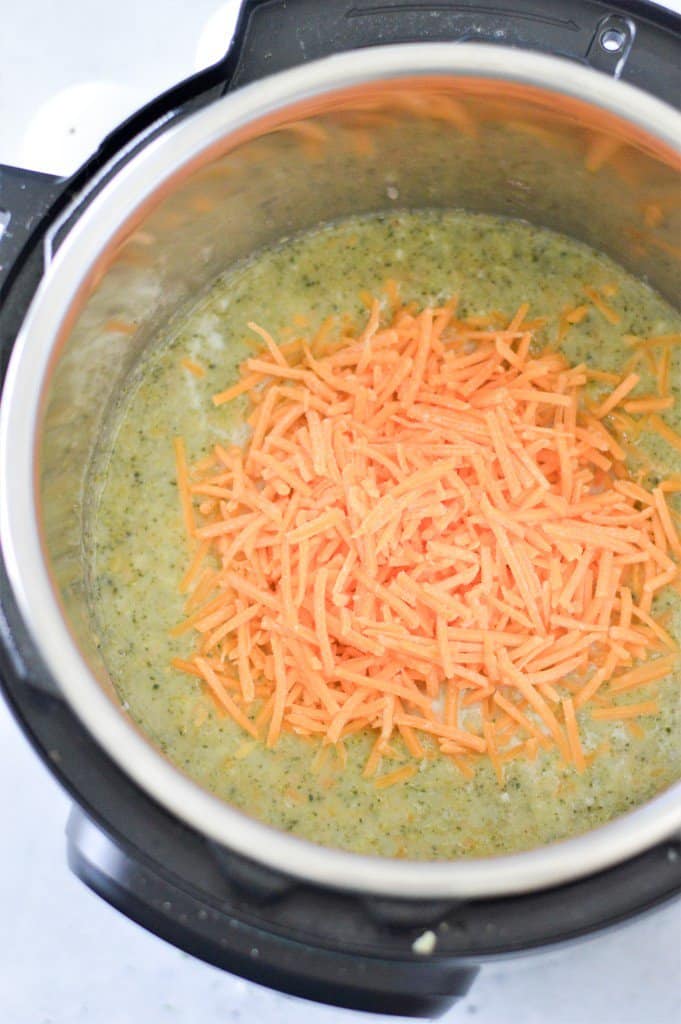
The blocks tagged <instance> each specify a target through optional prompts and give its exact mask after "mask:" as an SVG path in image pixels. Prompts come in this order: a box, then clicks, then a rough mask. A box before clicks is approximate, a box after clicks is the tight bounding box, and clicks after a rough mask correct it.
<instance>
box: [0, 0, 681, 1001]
mask: <svg viewBox="0 0 681 1024" xmlns="http://www.w3.org/2000/svg"><path fill="white" fill-rule="evenodd" d="M605 28H616V29H619V30H620V31H622V32H623V34H624V37H625V40H626V42H625V46H624V48H623V51H622V52H621V53H620V54H618V55H617V56H616V57H613V56H612V55H610V54H608V53H607V52H606V51H604V50H603V49H602V47H601V46H600V43H599V40H600V35H601V33H602V32H603V31H604V29H605ZM632 28H633V31H632ZM448 40H458V41H461V42H464V41H466V40H476V41H484V42H493V43H498V44H502V45H506V46H509V45H510V46H519V47H523V48H525V49H530V50H537V51H542V52H547V53H552V54H558V55H561V56H566V57H569V58H572V59H575V60H578V61H580V62H582V63H588V64H591V65H593V66H594V67H597V68H598V69H600V70H603V71H604V72H606V73H614V71H615V65H616V63H617V62H618V60H620V59H622V58H626V59H625V60H624V66H623V67H620V68H619V69H618V70H619V73H620V77H621V78H623V79H624V80H627V81H630V82H632V83H633V84H635V85H637V86H639V87H640V88H642V89H645V90H646V91H648V92H650V93H653V94H654V95H656V96H658V97H659V98H661V99H664V100H666V101H667V102H670V103H672V104H674V105H678V101H679V98H680V96H681V61H680V60H679V57H680V48H679V42H680V40H681V19H680V18H679V17H678V16H676V15H674V14H672V13H671V12H669V11H666V10H664V9H662V8H659V7H657V6H655V5H652V4H648V3H642V2H638V0H629V2H626V0H620V2H618V3H616V4H604V3H599V2H588V0H565V2H560V0H523V2H522V6H521V9H520V10H515V8H514V7H513V5H512V4H510V3H508V2H503V0H497V2H496V4H495V5H494V6H492V5H491V4H489V5H488V4H485V3H473V2H470V0H460V2H452V3H448V2H428V0H412V2H405V0H384V2H382V3H370V2H368V0H355V2H352V0H324V2H320V0H246V2H245V3H244V4H243V7H242V10H241V14H240V17H239V20H238V24H237V27H236V31H235V35H234V39H233V42H232V45H231V47H230V49H229V51H228V53H227V55H226V57H225V58H224V60H223V61H221V62H220V63H219V64H217V65H214V66H213V67H211V68H209V69H207V70H206V71H204V72H202V73H200V74H199V75H196V76H194V77H193V78H191V79H188V80H186V81H184V82H181V83H180V84H179V85H177V86H175V87H174V88H173V89H171V90H169V91H168V92H166V93H164V94H162V95H161V96H159V97H158V98H157V99H155V100H153V101H152V102H151V103H149V104H148V105H147V106H145V107H144V108H143V109H142V110H140V111H139V112H138V113H137V114H135V115H134V116H133V117H131V118H130V119H129V120H128V121H126V122H125V123H124V124H122V125H121V126H120V127H119V128H117V129H116V130H115V131H114V132H112V133H111V134H110V135H109V136H107V138H106V139H105V140H104V142H103V143H102V145H101V146H100V148H99V149H98V151H97V153H96V154H95V155H94V156H93V157H92V158H91V159H90V160H89V161H88V162H87V163H86V164H85V165H84V166H83V167H82V168H81V169H80V170H79V171H78V172H77V173H76V174H75V175H73V177H71V178H70V179H67V180H64V179H57V178H53V177H51V176H50V175H42V174H41V175H39V174H35V173H30V172H26V171H21V170H19V169H16V168H2V167H0V210H1V209H3V208H4V209H5V210H7V211H8V212H9V213H10V215H11V219H10V223H9V226H8V228H7V230H6V232H5V234H4V236H2V237H0V381H1V380H2V379H4V373H5V369H6V364H7V361H8V358H9V354H10V352H11V349H12V345H13V343H14V339H15V337H16V334H17V331H18V330H19V327H20V325H21V322H22V321H23V318H24V316H25V313H26V310H27V308H28V305H29V303H30V301H31V299H32V297H33V294H34V293H35V289H36V287H37V285H38V283H39V281H40V278H41V276H42V273H43V251H42V244H41V243H42V242H43V241H44V237H45V232H46V231H47V230H48V228H51V230H52V231H53V232H54V227H53V226H54V225H55V223H56V219H57V218H58V217H60V216H61V217H64V216H65V214H64V211H65V210H66V208H67V207H68V206H69V204H71V203H75V204H76V205H75V209H73V210H72V211H70V213H69V216H68V219H66V220H65V222H64V223H63V224H60V226H59V231H58V232H57V233H56V236H55V237H54V238H53V239H52V242H51V244H52V245H53V246H54V245H58V242H59V238H60V237H63V234H64V233H65V232H66V231H68V229H69V227H70V226H71V224H72V223H73V222H74V220H75V219H76V218H77V217H78V216H79V215H80V213H81V212H82V210H83V209H85V208H86V206H87V204H88V203H89V202H90V201H91V199H92V197H93V196H94V195H95V194H96V193H97V192H98V191H99V189H100V188H101V187H102V186H103V184H105V183H106V181H108V180H109V179H110V178H111V177H112V176H113V175H114V174H115V173H117V171H118V170H119V169H120V167H121V166H122V165H123V164H124V163H125V162H126V160H128V159H130V157H131V156H132V155H133V154H134V153H135V152H137V151H138V149H140V148H141V147H142V146H144V145H146V144H147V142H148V141H149V140H150V139H151V138H153V137H154V136H155V135H157V134H158V133H160V132H162V131H163V130H164V129H165V128H166V126H167V125H168V124H170V123H172V122H175V121H176V120H178V119H179V118H182V117H184V116H186V115H187V114H188V113H190V112H191V111H192V110H195V109H197V108H198V107H200V106H203V105H204V104H205V103H208V102H210V101H211V100H212V99H214V98H216V97H217V96H219V95H222V94H223V93H224V92H227V91H228V90H230V89H232V88H236V87H238V86H241V85H245V84H247V83H249V82H253V81H256V80H257V79H259V78H261V77H263V76H264V75H266V74H270V73H273V72H275V71H279V70H282V69H284V68H288V67H292V66H294V65H296V64H299V63H302V62H303V61H307V60H311V59H316V58H319V57H322V56H326V55H328V54H331V53H337V52H341V51H343V50H350V49H360V48H361V47H364V46H370V45H379V44H385V43H397V42H412V41H448ZM358 59H361V55H359V56H358ZM2 485H4V482H3V484H0V486H2ZM45 679H49V673H48V671H47V669H46V667H45V666H44V665H43V664H42V663H41V661H40V658H39V656H38V655H37V652H36V651H35V648H34V646H33V644H32V642H31V640H30V638H29V637H28V635H27V632H26V630H25V627H24V625H23V622H22V621H21V617H20V615H19V613H18V610H17V608H16V604H15V602H14V598H13V595H12V591H11V587H10V585H9V583H8V580H7V576H6V572H5V568H4V565H3V564H2V561H1V560H0V683H1V685H2V689H3V690H4V695H5V697H6V699H7V701H8V703H9V705H10V707H11V708H12V711H13V712H14V714H15V716H16V718H17V720H18V722H19V724H20V725H21V726H22V728H23V729H24V731H25V733H26V735H27V737H28V738H29V740H30V742H31V743H32V744H33V746H34V747H35V749H36V750H37V752H38V753H39V754H40V756H41V757H42V758H43V760H44V761H45V763H46V764H47V765H48V767H49V769H50V771H51V772H52V773H53V774H54V775H55V776H56V777H57V778H58V779H59V781H60V782H61V783H62V785H63V786H64V787H65V788H66V789H67V791H68V792H69V793H70V794H71V796H72V797H73V800H74V810H73V812H72V816H71V819H70V821H69V825H68V829H67V835H68V860H69V864H70V866H71V868H72V869H73V870H74V871H75V873H76V874H77V875H78V876H79V877H80V878H81V879H82V880H83V881H84V882H85V883H86V884H87V885H89V886H90V887H91V888H92V889H94V890H95V891H96V892H98V893H99V894H100V895H101V896H102V897H103V898H104V899H106V900H107V901H108V902H109V903H111V904H112V905H113V906H115V907H117V909H119V910H120V911H121V912H122V913H124V914H125V915H126V916H128V917H130V918H131V919H132V920H135V921H137V922H138V923H140V924H141V925H142V926H144V927H145V928H147V929H148V930H150V931H153V932H155V933H156V934H157V935H159V936H161V937H162V938H164V939H166V940H167V941H169V942H171V943H173V944H174V945H176V946H178V947H180V948H182V949H184V950H186V951H187V952H189V953H192V954H193V955H195V956H197V957H200V958H202V959H204V960H206V961H208V962H210V963H213V964H216V965H217V966H219V967H222V968H224V969H226V970H229V971H231V972H233V973H236V974H240V975H242V976H243V977H246V978H250V979H252V980H254V981H258V982H260V983H261V984H265V985H268V986H270V987H273V988H278V989H280V990H281V991H284V992H289V993H293V994H295V995H300V996H304V997H306V998H308V999H314V1000H318V1001H320V1002H326V1003H332V1004H336V1005H340V1006H345V1007H349V1008H354V1009H362V1010H373V1011H377V1012H382V1013H393V1014H400V1015H405V1016H431V1017H432V1016H436V1015H439V1014H441V1013H442V1012H444V1011H445V1010H446V1009H447V1008H448V1006H450V1005H451V1003H452V1002H453V1000H454V998H456V997H459V996H461V995H464V994H465V993H466V991H467V990H468V988H469V986H470V984H471V982H472V980H473V978H474V976H475V973H476V969H477V965H479V964H480V963H482V962H484V961H486V960H489V959H496V958H498V957H500V956H508V955H514V954H518V953H521V952H523V951H527V950H530V949H536V948H540V947H543V946H546V945H551V944H555V943H560V942H566V941H569V940H572V939H575V938H578V937H580V936H584V935H587V934H590V933H592V932H594V931H596V930H600V929H603V928H606V927H611V926H613V925H616V924H619V923H620V922H622V921H624V920H625V919H627V918H630V917H632V916H633V915H636V914H640V913H642V912H644V911H648V910H651V909H653V908H654V907H656V906H658V905H659V904H661V903H663V902H665V901H666V900H668V899H670V898H672V897H673V896H677V895H678V894H679V893H680V892H681V847H680V845H679V843H678V842H677V841H669V842H667V843H663V844H661V845H660V846H658V847H656V848H654V849H652V850H650V851H648V852H646V853H644V854H642V855H641V856H639V857H636V858H634V859H632V860H630V861H628V862H626V863H624V864H622V865H619V866H618V867H616V868H613V869H611V870H609V871H607V872H602V873H600V874H598V875H594V876H591V877H588V878H585V879H582V880H580V881H577V882H574V883H571V884H570V885H565V886H561V887H560V888H557V889H552V890H546V891H541V892H535V893H529V894H526V895H523V896H518V897H513V898H506V899H493V900H477V901H469V902H462V903H457V902H452V901H449V902H447V901H441V902H435V901H422V900H421V901H409V900H397V899H395V900H386V899H378V898H371V897H365V896H360V895H356V894H352V893H341V892H335V891H333V890H330V889H321V888H318V887H313V886H309V885H305V884H302V883H299V882H297V881H295V880H294V879H291V878H287V877H286V876H285V875H283V874H277V873H276V872H273V871H269V870H267V869H265V868H262V867H260V866H259V865H257V864H255V863H254V862H250V861H248V860H247V859H246V858H243V857H241V856H238V855H236V854H234V853H232V852H231V851H229V850H227V849H224V848H218V847H217V846H216V845H214V844H211V843H210V842H208V841H207V840H206V839H204V838H203V837H202V836H201V835H199V834H198V833H197V832H195V831H193V830H192V829H190V828H188V827H187V826H185V825H183V824H182V823H181V822H180V821H178V820H177V819H175V818H174V817H173V816H172V815H171V814H169V813H168V812H167V811H165V810H164V809H163V808H162V807H160V806H159V805H158V804H157V803H155V802H154V801H153V800H152V799H151V798H150V797H148V796H147V795H146V794H145V793H144V792H143V791H142V790H141V789H140V788H139V787H138V786H136V785H135V783H133V782H132V781H131V780H130V779H129V778H128V776H127V775H125V773H124V772H123V771H122V770H121V769H120V768H119V767H118V766H117V765H115V764H114V762H113V761H112V760H111V759H110V758H109V757H108V755H106V754H105V753H104V752H103V751H102V750H101V748H100V747H99V746H98V745H97V744H96V743H95V742H94V741H93V740H92V738H91V737H90V736H89V734H88V733H87V732H86V730H85V729H84V728H83V726H82V725H81V724H80V722H79V720H78V719H77V718H76V716H75V715H74V714H73V712H72V711H71V710H70V709H69V708H68V706H67V705H66V704H65V702H64V701H63V700H61V699H58V698H57V697H55V696H52V695H50V692H49V689H50V688H49V686H47V687H46V686H42V687H41V686H40V685H39V684H40V681H41V680H45ZM36 683H38V685H35V684H36ZM426 927H432V928H433V930H434V932H435V934H436V937H437V945H436V949H435V952H434V954H433V955H432V956H419V955H418V954H415V953H414V952H413V950H412V942H413V941H414V940H415V939H416V938H417V937H418V935H419V934H420V933H421V932H423V930H424V928H426Z"/></svg>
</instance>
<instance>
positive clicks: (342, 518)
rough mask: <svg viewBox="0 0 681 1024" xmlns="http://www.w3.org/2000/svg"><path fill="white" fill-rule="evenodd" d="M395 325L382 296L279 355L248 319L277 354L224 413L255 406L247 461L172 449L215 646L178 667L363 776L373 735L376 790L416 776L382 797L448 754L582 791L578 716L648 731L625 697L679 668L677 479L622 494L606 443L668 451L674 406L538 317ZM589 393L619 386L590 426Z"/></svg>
mask: <svg viewBox="0 0 681 1024" xmlns="http://www.w3.org/2000/svg"><path fill="white" fill-rule="evenodd" d="M603 291H604V293H605V289H603ZM585 292H586V294H587V296H588V297H589V298H590V299H591V300H592V302H593V303H594V305H595V306H596V307H597V308H598V309H599V311H600V312H601V313H603V315H605V316H606V317H608V318H609V319H611V320H612V319H613V316H612V315H611V312H612V311H611V310H610V308H609V307H608V306H606V305H605V303H604V302H603V300H602V299H601V298H600V296H599V295H598V294H597V293H596V292H594V290H593V289H588V288H585ZM390 306H391V307H392V308H391V312H390V315H389V316H388V317H387V318H386V319H383V317H382V310H381V306H380V303H379V302H378V301H377V300H373V301H372V302H371V308H370V311H369V315H368V319H367V322H366V325H365V327H364V329H363V330H362V331H361V332H359V333H358V335H357V336H354V335H352V334H351V333H350V332H349V330H348V329H347V324H346V329H345V332H344V333H342V334H341V335H340V336H339V337H338V338H335V339H334V338H332V337H331V335H332V330H331V328H330V325H329V324H326V325H324V327H323V328H322V330H321V331H320V333H319V335H318V336H317V337H316V338H314V339H312V340H311V341H309V342H308V341H307V340H305V339H303V338H301V339H299V340H297V341H294V342H292V343H288V344H286V345H285V346H278V345H277V343H276V341H275V339H273V338H272V337H271V335H270V334H269V333H268V332H267V331H266V330H265V329H263V328H262V327H260V326H258V325H256V324H250V325H249V327H250V329H251V330H252V331H253V332H254V333H255V334H256V335H257V336H258V337H259V338H260V339H261V341H262V342H264V346H265V347H264V349H263V350H262V351H259V352H258V353H257V354H256V355H255V356H254V357H253V358H249V359H247V360H246V362H245V363H244V365H243V367H242V379H241V381H240V382H239V383H237V384H234V385H232V386H231V387H229V388H227V389H226V390H224V391H222V392H221V393H220V394H217V395H215V396H214V399H213V401H214V403H215V404H216V405H218V406H219V405H222V404H223V403H226V402H230V401H233V400H234V399H236V398H238V397H239V396H241V395H246V396H247V397H248V399H249V401H250V403H251V413H250V417H249V420H248V422H249V425H250V427H251V431H252V433H251V437H250V440H249V442H248V443H247V444H246V445H245V447H244V448H243V449H242V448H231V449H230V450H225V449H224V448H223V447H222V446H220V445H216V446H215V448H214V451H213V453H212V455H211V456H210V457H208V458H204V459H203V460H202V461H201V462H200V463H199V464H197V466H196V467H194V468H193V469H189V468H188V467H187V461H186V455H185V446H184V442H183V440H182V439H179V438H178V439H176V441H175V453H176V459H177V473H178V488H179V493H180V500H181V509H182V515H183V519H184V523H185V526H186V530H187V534H188V537H189V538H190V542H191V543H192V544H193V545H194V548H193V552H192V558H191V559H190V563H189V566H188V568H187V571H186V572H185V575H184V576H183V578H182V580H181V582H180V590H181V592H182V593H188V595H189V596H188V600H187V613H188V614H187V618H186V619H185V620H184V622H182V623H179V624H178V625H177V626H176V627H175V629H174V630H173V633H175V634H176V635H180V634H182V633H187V632H191V633H192V634H194V635H195V637H196V643H197V647H196V651H195V654H194V655H193V656H192V657H191V658H190V659H189V660H186V661H183V660H178V659H176V660H175V662H174V665H175V667H176V668H177V669H178V670H179V671H182V672H187V673H188V674H190V675H192V676H195V677H198V678H200V679H201V680H203V683H204V684H205V686H206V688H207V690H208V691H209V692H210V693H211V695H212V697H213V699H214V700H215V701H216V702H217V704H218V705H219V706H220V707H221V708H222V710H223V712H224V713H226V714H228V715H229V716H230V717H231V718H233V719H234V721H235V722H237V723H238V724H239V725H240V726H241V727H242V728H243V729H244V730H245V731H246V732H247V733H249V734H250V735H251V736H254V737H256V736H257V737H260V738H261V739H265V741H266V743H267V745H268V746H270V747H271V746H274V745H275V744H276V743H277V740H278V738H279V736H280V734H281V732H282V730H289V731H292V732H294V733H296V734H298V735H301V736H308V737H317V738H318V739H321V740H322V741H323V742H324V743H325V744H335V745H336V747H337V749H338V750H339V751H342V752H343V753H342V754H340V753H339V757H340V758H341V761H342V763H345V761H344V758H345V754H344V747H342V742H343V740H344V738H345V737H347V736H349V735H351V734H352V733H354V732H357V731H359V730H360V729H370V730H374V731H375V732H376V739H375V742H374V745H373V749H372V752H371V755H370V757H369V762H368V763H367V765H366V768H365V775H366V776H367V777H369V776H373V775H374V774H375V773H376V771H377V770H378V767H379V765H380V762H381V758H382V757H386V758H388V759H389V758H390V756H391V751H392V750H393V748H392V747H391V742H394V741H395V738H396V737H401V739H402V741H403V744H404V747H405V749H406V751H407V752H408V754H409V755H410V756H411V758H413V759H414V761H413V763H412V765H409V766H407V767H398V768H396V769H395V770H394V771H390V772H388V773H387V774H383V775H380V776H379V777H378V779H377V782H376V785H378V786H379V787H381V786H388V785H391V784H394V783H397V782H404V781H406V780H408V779H409V778H410V777H411V776H412V775H413V774H414V772H415V771H416V763H417V762H419V761H420V760H421V759H422V758H423V757H424V756H426V754H427V753H428V754H430V753H431V751H432V750H433V748H434V749H435V750H436V751H439V753H440V755H441V756H445V757H450V758H451V759H452V760H453V762H454V763H455V764H456V765H457V766H458V767H459V769H460V770H461V772H462V773H463V774H464V775H465V776H466V777H470V776H471V775H472V773H473V771H474V769H475V763H476V760H477V759H478V758H479V757H481V756H483V757H487V758H489V760H490V761H491V763H492V765H493V767H494V770H495V772H496V774H497V777H498V779H499V783H500V785H503V782H504V764H505V763H506V762H507V761H509V760H512V759H514V758H516V757H523V756H524V757H526V758H528V759H534V758H536V757H537V755H538V752H539V750H540V749H542V750H550V749H552V748H556V749H557V750H558V752H559V753H560V756H561V758H562V760H563V761H564V762H565V763H566V764H571V765H573V766H574V767H575V768H576V770H577V771H579V772H582V771H584V770H585V769H586V768H587V767H588V766H589V765H590V763H591V761H592V760H593V752H587V751H586V750H585V747H584V742H583V739H582V737H581V736H580V728H579V722H578V715H583V714H585V713H587V712H589V713H590V714H591V715H592V716H593V717H594V718H595V719H603V720H606V721H607V720H613V721H617V720H620V719H626V720H629V719H633V718H636V717H637V716H639V715H648V714H653V713H654V712H655V708H656V704H655V702H654V701H643V702H639V703H638V704H627V705H622V704H619V703H617V702H616V701H617V700H618V698H619V695H620V694H621V693H624V692H628V691H629V690H630V689H633V688H636V687H639V686H643V685H647V684H649V683H651V682H653V681H655V680H658V679H660V678H662V677H664V676H665V675H666V674H668V673H669V672H670V671H671V670H672V669H673V668H674V667H675V666H676V664H677V647H676V644H675V642H674V640H673V639H672V638H671V637H670V635H669V633H668V632H667V631H666V630H665V629H663V627H662V625H661V624H660V623H658V622H656V620H655V618H654V616H653V615H652V614H651V609H652V602H653V599H654V597H655V595H656V593H658V592H659V591H660V590H661V589H663V588H664V587H665V586H667V585H668V584H674V583H676V582H677V581H678V558H679V555H680V554H681V542H680V540H679V535H678V532H677V530H676V526H675V523H674V518H673V515H672V514H671V513H670V509H669V507H668V504H667V497H666V495H667V494H668V493H669V492H670V491H674V490H678V489H679V486H681V485H679V483H678V480H672V481H665V482H662V484H661V485H660V486H658V487H656V488H655V489H654V490H653V491H652V492H649V491H647V490H646V489H645V487H643V486H642V485H641V484H640V483H637V482H636V481H635V480H633V479H630V478H629V475H628V472H627V468H626V464H625V461H624V460H625V456H626V451H625V449H624V448H623V445H622V443H620V440H619V439H618V435H617V430H616V429H615V431H614V432H613V429H612V428H611V427H610V425H609V417H611V416H617V415H624V414H623V413H621V409H622V408H623V409H624V410H626V415H627V419H629V420H631V421H632V422H639V421H634V420H632V416H633V415H634V414H646V415H647V414H652V415H649V416H648V419H647V424H648V429H650V428H652V429H655V427H657V428H658V429H659V431H660V433H661V434H662V436H663V437H664V438H665V439H666V440H667V441H669V443H671V444H674V445H676V441H677V435H675V434H673V432H672V431H670V429H669V428H668V427H666V425H665V424H664V421H663V420H662V419H661V418H660V417H659V415H658V412H660V411H663V410H664V409H667V408H668V407H669V404H670V401H671V400H670V399H669V397H668V396H667V395H666V394H665V395H663V396H662V397H660V398H658V397H656V396H649V395H646V396H641V397H638V398H631V397H630V395H631V392H632V391H634V390H635V388H636V386H637V384H638V383H639V376H638V375H637V374H636V373H634V372H627V373H625V375H624V377H623V378H618V377H615V376H614V375H612V374H601V375H599V374H598V373H597V372H594V371H591V370H588V369H587V368H586V367H585V366H583V365H582V366H574V367H571V366H569V365H568V363H567V362H566V360H565V358H564V357H563V356H562V355H561V354H560V353H558V352H555V351H550V350H545V351H543V352H539V353H534V354H533V349H532V342H533V334H532V330H533V329H532V325H531V324H529V323H528V322H527V321H526V317H527V314H528V309H527V307H526V306H523V307H521V308H520V309H519V310H518V312H517V313H516V315H515V316H514V317H513V318H512V319H511V320H510V322H502V323H501V325H499V322H498V317H496V318H495V319H494V320H493V321H492V322H490V321H489V319H488V320H487V326H484V325H481V323H479V322H471V321H464V320H458V319H457V318H456V303H455V302H450V303H448V304H446V305H444V306H441V307H438V308H426V309H423V310H422V311H420V312H419V311H417V310H416V309H415V308H413V307H400V306H399V301H398V297H397V295H392V297H391V302H390ZM585 312H586V307H578V308H577V309H576V310H574V311H569V312H568V313H566V314H565V315H564V324H565V329H567V328H568V327H569V325H570V324H572V323H577V322H579V319H580V318H581V317H583V316H584V315H585ZM663 372H664V373H665V374H667V373H668V367H667V369H666V370H664V371H663ZM665 379H666V378H665ZM589 381H591V382H595V385H596V386H599V387H601V389H603V388H607V392H606V393H603V394H602V396H601V399H600V402H599V404H598V405H597V406H596V407H595V408H593V407H590V403H589V402H588V401H587V398H586V394H587V393H586V391H585V389H586V388H587V386H588V382H589ZM660 390H661V391H663V388H661V389H660ZM660 425H661V428H660ZM197 595H198V596H197ZM664 651H666V653H665V654H664V655H663V656H660V652H664ZM670 651H671V653H670Z"/></svg>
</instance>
